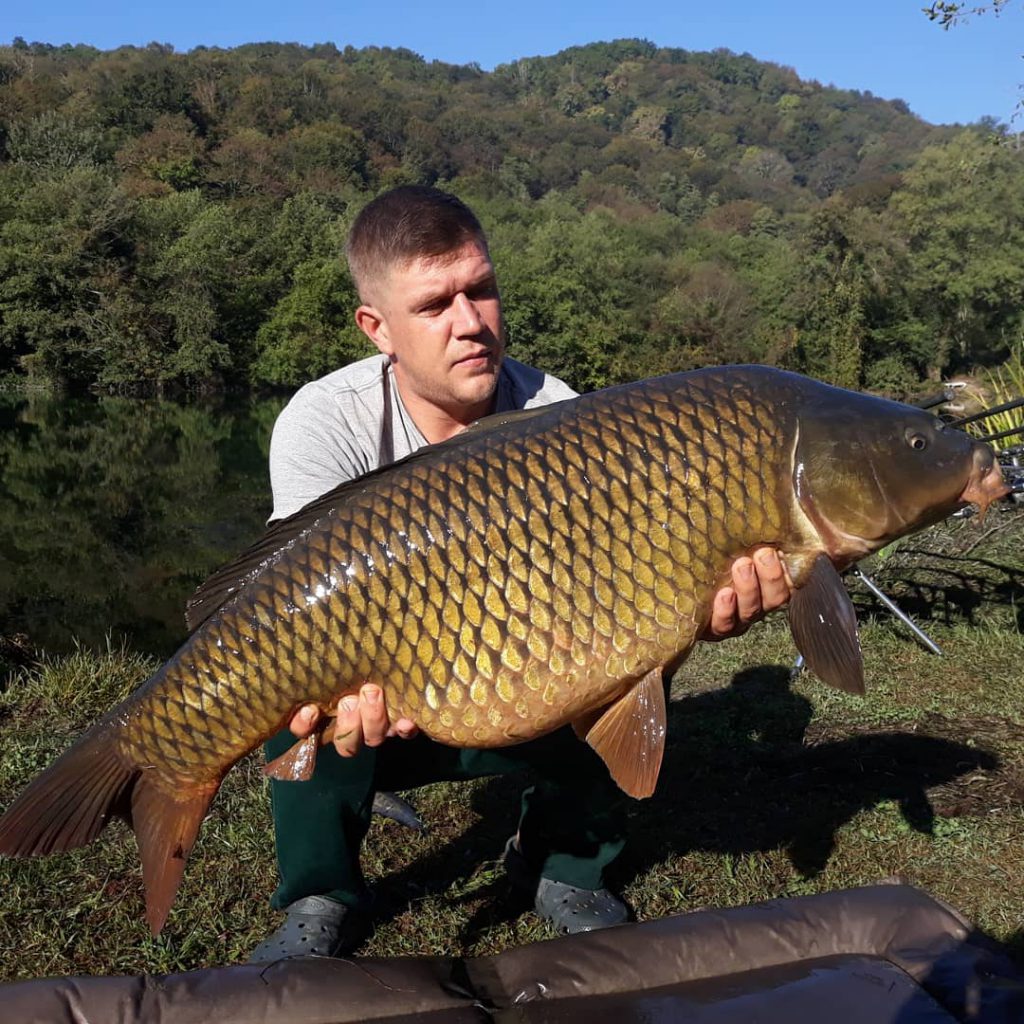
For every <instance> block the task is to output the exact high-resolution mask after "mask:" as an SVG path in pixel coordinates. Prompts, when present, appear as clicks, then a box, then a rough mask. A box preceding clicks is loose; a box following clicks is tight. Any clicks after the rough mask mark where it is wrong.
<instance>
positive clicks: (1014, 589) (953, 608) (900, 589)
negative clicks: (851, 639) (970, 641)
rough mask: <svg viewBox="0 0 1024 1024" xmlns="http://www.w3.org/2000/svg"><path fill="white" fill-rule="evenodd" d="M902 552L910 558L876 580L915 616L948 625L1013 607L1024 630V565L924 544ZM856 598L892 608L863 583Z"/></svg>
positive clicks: (869, 607)
mask: <svg viewBox="0 0 1024 1024" xmlns="http://www.w3.org/2000/svg"><path fill="white" fill-rule="evenodd" d="M900 558H901V559H906V560H908V561H909V563H910V564H901V565H900V566H899V567H898V568H894V569H893V570H892V571H891V572H883V573H881V574H880V575H879V577H878V578H877V579H876V582H878V583H880V584H881V585H882V588H883V590H885V591H886V592H887V593H888V594H889V595H890V596H891V597H895V598H896V600H897V602H898V603H899V606H900V607H901V608H902V609H903V611H905V612H906V613H907V614H908V615H910V616H912V617H913V618H915V619H918V620H920V621H922V622H923V621H930V622H941V623H942V624H944V625H947V626H949V625H953V624H954V623H957V622H966V623H968V624H969V625H977V621H978V614H979V613H980V612H981V611H982V610H984V609H986V608H992V607H993V606H995V607H1003V608H1015V609H1016V612H1015V618H1016V623H1017V628H1018V629H1019V630H1024V607H1022V606H1021V598H1022V596H1024V571H1022V570H1021V569H1020V567H1019V566H1016V565H1007V564H1003V563H1001V562H996V561H992V560H990V559H986V558H974V557H969V556H964V555H948V554H943V553H941V552H936V551H929V550H928V549H926V548H909V547H908V548H903V549H901V550H900ZM869 571H870V570H869ZM854 601H855V604H856V605H857V607H858V608H860V609H863V610H864V611H865V612H867V613H869V614H873V615H877V616H879V617H880V618H884V617H886V616H887V615H888V614H889V612H888V611H887V610H886V609H885V608H884V607H883V605H882V604H881V602H879V601H878V600H877V598H875V597H874V596H873V595H871V594H870V593H867V592H865V591H863V590H861V589H859V588H858V589H857V591H856V592H855V594H854Z"/></svg>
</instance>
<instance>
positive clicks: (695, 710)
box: [0, 513, 1024, 979]
mask: <svg viewBox="0 0 1024 1024" xmlns="http://www.w3.org/2000/svg"><path fill="white" fill-rule="evenodd" d="M1022 542H1024V514H1022V513H1016V514H1003V515H1002V516H1001V517H998V516H991V517H990V518H989V521H988V522H987V523H986V524H985V525H984V526H983V527H979V526H978V525H977V524H973V523H966V524H958V525H956V526H952V527H949V528H945V529H943V530H940V531H933V532H932V533H930V534H928V535H926V537H925V539H923V540H922V539H917V540H914V541H911V542H909V543H908V544H906V545H904V546H903V547H902V548H901V549H899V550H897V551H896V552H894V553H891V554H890V555H889V557H887V558H886V559H883V560H882V561H881V562H879V563H877V564H876V565H875V567H874V570H875V571H876V573H877V578H878V579H879V581H880V582H882V583H884V585H885V586H886V587H887V589H889V590H890V591H891V592H894V593H896V594H897V595H898V597H899V598H900V600H901V601H902V602H903V603H904V605H906V606H907V607H909V608H911V609H912V610H913V611H914V612H915V614H917V616H918V617H919V618H920V619H921V621H922V623H923V624H924V625H925V626H926V628H927V629H928V630H929V632H930V633H931V635H932V636H933V637H934V639H935V640H936V641H937V642H938V643H939V644H940V645H941V646H942V648H943V650H944V652H945V653H944V655H943V656H942V657H941V658H938V657H935V656H933V655H930V654H928V653H926V652H925V651H924V650H922V649H921V648H920V647H919V646H918V645H917V644H916V643H914V642H913V641H912V640H911V639H909V638H908V634H907V632H906V630H905V628H904V627H902V626H901V625H900V624H899V623H897V622H896V621H895V620H894V619H892V618H891V617H890V616H889V615H888V614H887V613H883V612H881V611H880V609H879V608H878V607H877V606H876V605H875V604H873V603H872V601H871V599H870V598H869V596H868V595H866V594H865V593H860V592H858V593H857V602H858V604H859V606H860V610H861V617H862V622H863V629H862V636H863V646H864V652H865V660H866V666H867V678H868V685H869V692H868V695H867V697H865V698H863V699H860V698H853V697H848V696H846V695H843V694H838V693H834V692H832V691H829V690H826V689H825V688H824V687H822V686H820V685H819V684H818V683H817V682H815V681H814V680H812V679H810V678H808V677H806V676H804V677H802V678H800V679H798V680H797V681H795V682H791V680H790V666H791V664H792V661H793V657H794V650H793V647H792V642H791V640H790V638H789V634H788V629H787V628H786V626H785V622H784V619H782V618H781V617H774V618H772V619H771V620H769V621H767V622H765V623H762V624H761V625H759V626H758V627H756V628H755V629H754V630H752V631H751V632H750V633H749V634H748V635H747V636H745V637H742V638H740V639H737V640H732V641H729V642H727V643H723V644H715V645H711V644H702V645H701V646H700V648H699V650H698V651H697V652H696V654H695V655H694V656H693V657H692V658H691V659H690V660H689V661H688V662H687V664H686V665H685V666H684V667H683V668H682V669H681V670H680V672H679V673H678V674H677V676H676V678H675V679H674V681H673V688H672V695H673V701H672V704H671V706H670V723H669V744H668V749H667V754H666V760H665V766H664V769H663V771H662V777H661V783H660V785H659V787H658V791H657V793H656V794H655V796H654V798H653V799H651V800H649V801H646V802H644V803H642V804H637V805H635V807H634V809H633V812H632V829H631V843H630V846H629V849H628V852H627V854H626V855H625V857H624V858H623V861H622V863H621V864H620V866H619V883H620V885H621V887H622V889H623V891H624V893H625V895H626V896H627V898H628V899H629V901H630V903H631V904H632V905H633V907H635V909H636V913H637V916H638V918H640V919H648V918H653V917H658V916H661V915H665V914H672V913H681V912H685V911H690V910H695V909H698V908H701V907H707V906H735V905H739V904H744V903H750V902H753V901H758V900H765V899H772V898H776V897H781V896H792V895H797V894H801V893H812V892H821V891H826V890H832V889H839V888H845V887H849V886H853V885H859V884H862V883H868V882H873V881H877V880H878V879H880V878H885V877H890V876H893V875H898V876H901V877H902V878H904V879H906V880H907V881H909V882H911V883H913V884H916V885H919V886H921V887H923V888H924V889H926V890H928V891H929V892H930V893H932V894H933V895H935V896H938V897H940V898H942V899H944V900H947V901H948V902H950V903H952V904H953V905H955V906H956V907H957V908H959V909H960V910H962V911H963V912H964V913H965V914H966V915H967V916H968V917H970V918H971V919H972V920H974V921H975V922H976V923H977V924H978V925H979V926H980V927H981V928H982V929H984V930H985V931H986V932H988V933H989V934H991V935H993V936H994V937H996V938H998V939H1000V940H1003V941H1007V942H1010V943H1011V944H1012V945H1013V946H1014V948H1015V949H1016V951H1017V953H1018V954H1022V955H1024V849H1022V845H1024V844H1022V837H1024V803H1022V797H1024V671H1022V668H1024V633H1022V627H1024V585H1022V581H1024V543H1022ZM19 649H20V650H23V648H19ZM2 657H4V654H3V650H2V649H0V658H2ZM18 660H24V659H23V657H18V658H15V657H13V656H10V655H9V656H8V663H7V672H6V682H5V686H4V689H3V692H2V693H0V723H2V728H3V730H4V737H5V742H4V744H3V749H2V752H0V805H6V804H7V803H8V802H9V801H10V799H11V798H12V797H13V796H14V794H15V793H16V792H17V790H18V789H19V788H20V787H21V786H22V785H23V784H24V783H25V782H26V781H27V780H28V779H29V778H30V777H31V776H32V775H33V774H34V773H35V772H36V771H37V770H39V769H40V768H42V767H43V766H45V765H46V764H47V763H48V762H49V761H50V760H51V759H52V758H53V756H54V755H55V754H56V753H58V752H59V751H60V750H61V749H62V748H63V747H65V746H66V745H67V743H68V742H69V741H70V739H72V738H73V737H74V736H76V735H77V734H78V733H79V732H80V731H81V730H82V729H83V728H84V727H85V726H86V725H87V724H89V723H90V722H91V721H93V720H94V719H95V718H96V717H97V715H98V714H99V713H100V712H101V711H103V710H105V709H106V708H107V707H108V706H109V705H110V704H111V703H113V702H114V701H115V700H117V699H119V698H120V697H121V696H122V695H124V694H125V693H127V692H128V691H129V690H130V689H131V688H132V687H133V686H134V685H136V684H137V683H138V682H139V681H140V680H142V679H144V678H145V677H146V675H147V674H148V672H149V671H151V670H152V668H153V667H154V665H153V662H152V661H150V660H149V659H147V658H145V657H143V656H140V655H138V654H135V653H132V652H127V651H117V650H114V651H108V652H104V653H101V654H94V653H87V652H79V653H77V654H75V655H72V656H71V657H67V658H63V659H59V660H50V659H46V658H43V659H42V660H41V661H34V662H32V663H31V664H27V665H21V666H18V665H16V664H15V662H16V661H18ZM520 787H521V784H520V783H519V782H517V781H516V780H512V779H493V780H483V781H480V782H477V783H471V784H458V785H437V786H431V787H426V788H424V789H422V790H419V791H417V792H416V793H414V794H412V795H411V799H412V800H413V802H414V803H415V804H416V806H417V807H418V809H419V811H420V813H421V815H422V817H423V818H424V819H425V820H426V821H427V823H428V825H429V831H428V832H427V833H425V834H423V835H418V834H414V833H411V832H409V831H407V830H405V829H403V828H402V827H401V826H398V825H396V824H394V823H393V822H388V821H382V822H376V823H375V824H374V826H373V829H372V831H371V835H370V838H369V841H368V843H367V848H366V864H367V871H368V874H369V875H370V876H371V877H372V878H373V879H374V880H375V883H376V888H377V891H378V893H379V896H378V904H377V927H376V931H375V933H374V934H373V936H372V937H371V938H370V940H369V941H368V943H367V944H366V946H365V947H364V952H367V953H374V954H452V953H469V954H474V953H486V952H495V951H498V950H501V949H503V948H506V947H508V946H510V945H516V944H521V943H524V942H529V941H532V940H536V939H541V938H545V937H548V935H549V933H548V931H547V930H546V928H545V927H544V926H543V925H542V924H541V923H540V922H539V921H538V920H537V918H536V917H535V916H534V915H533V914H532V912H530V911H529V908H526V907H524V906H523V905H522V904H520V903H517V902H516V901H515V899H514V898H513V897H512V896H511V894H510V893H509V890H508V887H507V884H506V882H505V878H504V873H503V871H502V869H501V866H500V863H499V855H500V851H501V848H502V845H503V843H504V841H505V839H506V837H507V836H508V835H509V834H510V833H511V832H512V831H513V830H514V828H515V819H516V809H517V805H518V800H517V796H518V791H519V788H520ZM274 884H275V881H274V864H273V844H272V839H271V833H270V825H269V812H268V807H267V800H266V795H265V793H264V785H263V782H262V781H261V777H260V774H259V765H258V763H257V761H256V760H255V758H251V759H249V760H247V761H246V762H245V763H244V764H243V765H242V766H240V768H239V769H236V770H235V771H234V772H233V773H232V774H231V776H230V777H229V779H228V781H227V782H226V784H225V786H224V787H223V789H222V791H221V793H220V795H219V797H218V798H217V800H216V802H215V804H214V808H213V811H212V813H211V815H210V818H209V819H208V821H207V823H206V824H205V826H204V828H203V831H202V833H201V836H200V839H199V842H198V844H197V847H196V849H195V851H194V852H193V855H192V858H191V860H190V864H189V867H188V869H187V871H186V874H185V882H184V885H183V887H182V890H181V893H180V894H179V898H178V901H177V903H176V906H175V909H174V910H173V911H172V913H171V917H170V919H169V922H168V925H167V928H166V929H165V932H164V934H163V935H162V936H161V937H160V938H159V939H153V938H151V937H150V936H149V935H148V933H147V931H146V927H145V924H144V922H143V919H142V886H141V879H140V874H139V869H138V864H137V855H136V852H135V845H134V842H133V841H132V840H131V838H130V837H129V836H128V835H127V834H126V831H125V829H124V828H123V827H122V826H120V824H117V823H116V824H115V825H114V826H112V827H111V828H109V829H108V830H107V832H106V833H105V834H104V836H103V837H102V838H101V839H100V841H99V842H97V843H96V844H94V845H93V846H92V847H90V848H88V849H86V850H80V851H75V852H73V853H70V854H66V855H62V856H58V857H52V858H48V859H45V860H39V861H2V862H0V950H3V951H4V952H3V954H2V955H0V976H2V977H3V978H4V979H12V978H23V977H34V976H40V975H53V974H77V973H97V974H113V973H123V972H140V971H151V972H164V971H172V970H182V969H190V968H195V967H201V966H209V965H214V964H224V963H230V962H234V961H238V960H241V959H244V957H245V955H246V954H247V953H248V951H249V949H250V948H251V947H252V946H253V945H255V944H256V942H257V941H258V940H259V939H260V938H262V937H263V935H264V934H265V932H266V931H267V930H268V929H269V928H270V927H272V926H273V925H274V924H275V923H276V920H277V915H275V914H274V913H273V912H272V911H271V910H270V909H269V907H268V906H267V903H266V900H267V897H268V895H269V893H270V892H271V891H272V889H273V887H274Z"/></svg>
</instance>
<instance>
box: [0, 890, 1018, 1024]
mask: <svg viewBox="0 0 1024 1024" xmlns="http://www.w3.org/2000/svg"><path fill="white" fill-rule="evenodd" d="M0 1021H3V1022H4V1024H7V1022H11V1024H14V1022H17V1024H64V1022H68V1024H71V1022H74V1024H115V1022H116V1024H207V1022H210V1024H212V1022H216V1024H277V1022H280V1024H341V1022H349V1021H382V1022H388V1024H407V1022H408V1024H411V1022H413V1021H417V1022H423V1024H478V1022H486V1021H493V1022H498V1024H506V1022H507V1024H511V1022H521V1024H579V1022H582V1024H598V1022H604V1021H614V1022H623V1024H641V1022H643V1024H662V1022H665V1024H667V1022H670V1021H671V1022H676V1021H687V1022H689V1021H693V1022H696V1024H801V1022H806V1024H818V1022H823V1024H949V1022H951V1021H972V1022H974V1021H976V1022H981V1024H1022V1022H1024V972H1022V971H1021V970H1020V969H1019V968H1017V967H1016V966H1015V964H1014V963H1013V962H1012V961H1011V960H1010V959H1009V957H1008V956H1007V954H1006V953H1005V951H1003V950H1001V949H1000V948H998V947H997V946H996V945H995V944H993V943H992V942H991V941H989V940H987V939H986V938H985V937H984V936H981V935H980V934H978V933H977V932H975V931H973V930H972V928H971V926H970V925H969V924H968V923H967V922H966V921H964V920H963V918H961V917H960V916H959V915H958V914H957V913H956V912H955V911H954V910H952V909H950V908H949V907H947V906H945V905H944V904H942V903H939V902H938V901H936V900H934V899H932V898H931V897H929V896H927V895H926V894H925V893H923V892H921V891H919V890H917V889H914V888H911V887H910V886H905V885H876V886H869V887H866V888H861V889H852V890H848V891H845V892H836V893H827V894H824V895H818V896H805V897H799V898H795V899H786V900H775V901H772V902H770V903H763V904H757V905H753V906H747V907H737V908H733V909H729V910H704V911H699V912H695V913H691V914H684V915H679V916H675V917H668V918H663V919H662V920H659V921H647V922H644V923H642V924H630V925H621V926H619V927H617V928H609V929H606V930H604V931H600V932H590V933H588V934H584V935H577V936H570V937H566V938H561V939H553V940H551V941H549V942H539V943H535V944H533V945H530V946H525V947H521V948H519V949H512V950H508V951H507V952H505V953H502V954H500V955H498V956H488V957H475V958H468V959H454V958H439V957H433V958H431V957H419V958H417V957H405V958H374V957H353V958H351V959H347V960H333V959H326V958H308V957H307V958H298V959H290V960H282V961H278V962H276V963H272V964H262V965H243V966H236V967H220V968H211V969H208V970H202V971H190V972H188V973H185V974H172V975H166V976H163V977H156V976H137V977H118V978H51V979H40V980H37V981H27V982H16V983H13V984H9V985H3V986H0Z"/></svg>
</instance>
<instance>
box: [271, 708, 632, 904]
mask: <svg viewBox="0 0 1024 1024" xmlns="http://www.w3.org/2000/svg"><path fill="white" fill-rule="evenodd" d="M293 743H295V737H294V736H292V734H291V733H290V732H288V731H287V730H284V731H282V732H280V733H278V734H277V735H276V736H274V737H273V738H272V739H270V740H268V741H267V744H266V756H267V759H268V760H270V759H271V758H273V757H276V756H278V755H279V754H282V753H283V752H284V751H285V750H287V749H288V747H289V746H291V745H292V744H293ZM526 769H533V771H534V773H535V775H536V776H537V778H538V780H539V781H538V782H537V783H536V784H535V785H533V786H531V787H530V788H529V789H527V790H526V791H525V792H524V793H523V797H522V816H521V819H520V824H519V843H520V849H521V850H522V853H523V856H524V858H525V859H526V861H527V864H528V865H529V866H530V868H532V869H533V870H535V871H536V872H537V873H538V874H540V875H543V876H544V877H545V878H550V879H553V880H555V881H559V882H565V883H567V884H569V885H574V886H576V887H578V888H580V889H599V888H601V887H603V886H605V885H606V879H605V869H606V868H607V867H608V866H609V865H610V864H611V863H612V861H614V860H615V858H616V857H617V856H618V855H619V854H620V853H621V852H622V848H623V846H624V845H625V806H626V798H625V797H624V796H623V794H622V792H621V791H620V790H619V788H618V786H616V785H615V783H614V782H612V780H611V777H610V776H609V775H608V770H607V768H605V766H604V763H603V762H602V761H601V759H600V758H599V757H598V756H597V755H596V754H595V753H594V752H593V751H592V750H591V749H590V747H588V746H587V745H586V744H585V743H583V742H581V741H580V740H579V739H578V738H577V737H576V734H575V733H574V732H573V731H572V729H571V728H568V727H566V728H563V729H560V730H558V731H557V732H555V733H552V734H551V735H549V736H544V737H542V738H541V739H538V740H532V741H530V742H529V743H523V744H520V745H518V746H514V747H502V748H500V749H496V750H461V749H456V748H454V747H446V746H442V745H441V744H439V743H434V742H433V741H431V740H428V739H427V738H426V737H424V736H417V737H416V738H415V739H411V740H401V739H389V740H386V741H385V742H384V744H383V745H382V746H380V747H377V748H375V749H371V748H369V747H364V748H363V750H362V751H361V752H360V753H359V754H358V755H357V756H356V757H353V758H342V757H339V756H338V755H337V753H336V752H335V750H334V748H333V747H330V746H328V747H322V748H321V749H320V752H319V755H318V757H317V764H316V770H315V772H314V773H313V777H312V778H311V779H310V780H309V781H308V782H279V781H276V780H271V784H270V785H271V796H272V801H273V814H274V828H275V835H276V841H277V862H278V869H279V871H280V878H281V884H280V885H279V887H278V889H277V892H276V893H275V894H274V897H273V899H272V901H271V902H272V905H273V906H274V907H276V908H278V909H283V908H284V907H287V906H288V905H289V904H291V903H293V902H294V901H295V900H297V899H301V898H302V897H303V896H311V895H322V896H328V897H330V898H331V899H334V900H338V901H339V902H342V903H347V904H349V905H350V906H360V905H363V904H364V903H365V901H366V899H367V888H366V883H365V881H364V880H363V875H362V871H361V869H360V866H359V849H360V846H361V844H362V841H363V837H364V836H365V835H366V831H367V829H368V828H369V824H370V813H371V808H372V805H373V794H374V792H375V791H376V790H377V789H382V790H402V789H413V788H415V787H416V786H423V785H426V784H427V783H431V782H444V781H455V780H459V779H473V778H479V777H481V776H485V775H504V774H507V773H509V772H522V771H524V770H526ZM556 780H557V781H556ZM497 852H498V851H495V854H496V855H497Z"/></svg>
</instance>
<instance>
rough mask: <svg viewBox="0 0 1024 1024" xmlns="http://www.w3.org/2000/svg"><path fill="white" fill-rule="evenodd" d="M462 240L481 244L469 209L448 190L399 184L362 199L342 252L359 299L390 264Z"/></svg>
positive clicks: (448, 248) (446, 249)
mask: <svg viewBox="0 0 1024 1024" xmlns="http://www.w3.org/2000/svg"><path fill="white" fill-rule="evenodd" d="M467 242H479V243H480V244H481V245H482V246H483V248H484V250H485V251H486V249H487V237H486V236H485V235H484V229H483V228H482V227H481V226H480V221H478V220H477V219H476V216H475V215H474V213H473V211H472V210H471V209H470V208H469V207H468V206H467V205H466V204H465V203H464V202H463V201H462V200H461V199H459V198H457V197H456V196H453V195H452V194H451V193H450V192H442V191H441V190H440V189H437V188H430V187H428V186H426V185H400V186H399V187H398V188H393V189H391V190H390V191H388V192H384V193H383V194H382V195H379V196H377V198H376V199H374V200H372V201H371V202H369V203H367V205H366V206H364V207H363V209H362V210H361V211H360V212H359V216H358V217H356V219H355V222H354V223H353V225H352V230H351V231H350V232H349V236H348V243H347V245H346V246H345V255H346V257H347V258H348V266H349V271H350V272H351V274H352V279H353V281H355V285H356V289H357V291H358V292H359V296H360V298H361V299H363V301H366V299H367V289H368V288H370V287H371V286H372V283H373V282H374V281H376V280H379V279H380V278H381V277H382V276H383V275H384V274H385V273H386V272H387V271H388V270H389V269H390V268H391V267H393V266H395V265H396V264H397V265H405V264H407V263H411V262H412V261H413V260H416V259H430V258H432V257H438V256H444V255H445V254H446V253H451V252H454V251H455V250H456V249H460V248H462V246H464V245H465V244H466V243H467Z"/></svg>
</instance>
